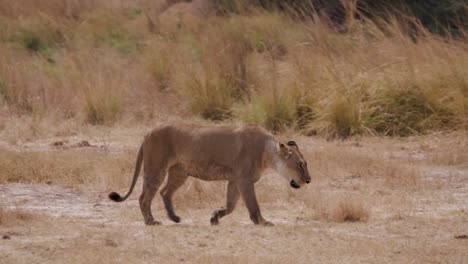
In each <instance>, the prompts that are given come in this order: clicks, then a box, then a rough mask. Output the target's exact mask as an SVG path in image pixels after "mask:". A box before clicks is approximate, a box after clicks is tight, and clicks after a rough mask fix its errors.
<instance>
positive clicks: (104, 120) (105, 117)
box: [85, 95, 123, 125]
mask: <svg viewBox="0 0 468 264" xmlns="http://www.w3.org/2000/svg"><path fill="white" fill-rule="evenodd" d="M94 96H95V97H91V95H87V96H86V101H85V103H86V104H85V118H86V122H88V123H90V124H92V125H104V124H112V123H114V122H115V121H117V120H118V118H119V117H120V115H121V113H122V110H123V109H122V102H121V98H119V97H117V96H109V95H102V96H100V95H94Z"/></svg>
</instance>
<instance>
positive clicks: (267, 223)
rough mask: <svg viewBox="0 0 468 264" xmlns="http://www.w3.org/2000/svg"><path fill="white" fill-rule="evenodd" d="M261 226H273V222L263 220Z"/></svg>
mask: <svg viewBox="0 0 468 264" xmlns="http://www.w3.org/2000/svg"><path fill="white" fill-rule="evenodd" d="M262 225H263V226H274V225H275V224H273V223H272V222H269V221H265V222H263V223H262Z"/></svg>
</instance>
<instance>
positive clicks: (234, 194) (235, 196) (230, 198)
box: [210, 181, 239, 225]
mask: <svg viewBox="0 0 468 264" xmlns="http://www.w3.org/2000/svg"><path fill="white" fill-rule="evenodd" d="M238 200H239V189H238V188H237V186H236V184H235V183H234V182H232V181H230V182H228V187H227V197H226V207H222V208H220V209H217V210H215V211H214V212H213V216H212V217H211V219H210V222H211V224H212V225H217V224H218V223H219V219H221V218H222V217H224V216H226V215H228V214H230V213H232V211H234V208H235V207H236V204H237V201H238Z"/></svg>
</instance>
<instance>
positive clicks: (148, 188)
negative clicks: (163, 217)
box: [139, 171, 166, 225]
mask: <svg viewBox="0 0 468 264" xmlns="http://www.w3.org/2000/svg"><path fill="white" fill-rule="evenodd" d="M165 174H166V173H165V172H164V171H161V172H158V173H156V174H147V173H146V172H145V178H144V182H143V191H142V192H141V195H140V199H139V202H140V209H141V213H142V214H143V218H144V220H145V224H146V225H160V224H161V222H159V221H155V220H154V217H153V215H152V214H151V202H152V201H153V198H154V196H155V194H156V192H157V191H158V188H159V186H161V183H162V182H163V180H164V177H165Z"/></svg>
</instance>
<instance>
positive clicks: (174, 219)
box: [169, 215, 180, 223]
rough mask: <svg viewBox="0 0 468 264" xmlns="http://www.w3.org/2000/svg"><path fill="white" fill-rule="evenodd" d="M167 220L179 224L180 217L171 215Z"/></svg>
mask: <svg viewBox="0 0 468 264" xmlns="http://www.w3.org/2000/svg"><path fill="white" fill-rule="evenodd" d="M169 218H170V219H171V220H172V221H174V222H176V223H180V217H179V216H177V215H171V216H169Z"/></svg>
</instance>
